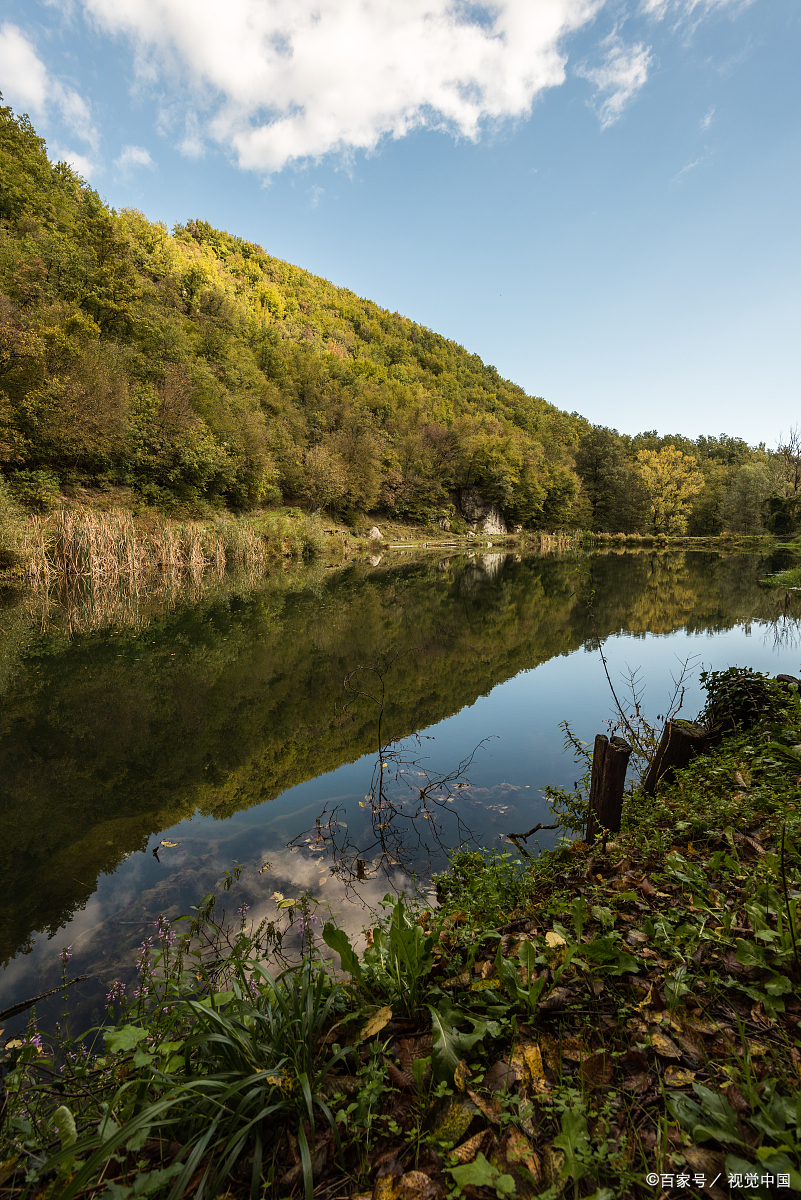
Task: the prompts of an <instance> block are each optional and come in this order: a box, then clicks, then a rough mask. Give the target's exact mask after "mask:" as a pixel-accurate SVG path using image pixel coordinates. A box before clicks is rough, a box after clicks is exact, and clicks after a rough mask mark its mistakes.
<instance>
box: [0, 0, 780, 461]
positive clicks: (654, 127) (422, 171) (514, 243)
mask: <svg viewBox="0 0 801 1200" xmlns="http://www.w3.org/2000/svg"><path fill="white" fill-rule="evenodd" d="M800 50H801V5H799V4H798V2H797V0H750V2H743V0H498V2H497V3H496V4H487V5H482V4H471V3H469V2H468V0H402V3H399V0H314V2H313V3H312V2H311V0H226V3H225V4H222V3H220V2H219V0H217V2H214V0H49V2H46V3H40V2H38V0H24V2H23V0H1V2H0V89H1V90H2V92H3V94H4V97H5V100H6V102H7V103H10V104H11V105H12V106H13V107H14V108H15V109H17V110H26V111H28V112H29V113H30V115H31V117H32V119H33V120H34V123H35V124H36V126H37V128H38V129H39V131H40V132H41V133H42V134H43V135H44V136H45V137H46V138H47V140H48V145H49V147H50V152H51V157H53V158H58V157H66V158H67V159H68V160H69V161H72V162H73V163H75V165H76V166H77V167H78V169H80V170H81V171H82V172H83V173H84V174H85V175H86V177H87V178H88V179H89V180H90V182H91V183H92V184H93V186H95V187H96V188H97V189H98V191H99V192H100V193H101V195H103V196H104V197H105V198H106V199H107V200H108V201H109V202H110V203H111V204H113V205H115V206H117V207H123V206H126V205H129V206H134V207H137V208H140V209H142V211H143V212H145V213H146V214H147V215H148V216H149V217H150V218H151V219H154V220H161V221H164V222H165V223H166V224H167V225H169V226H171V225H173V224H174V223H175V222H181V221H185V220H186V219H187V218H189V217H201V218H203V219H205V220H208V221H210V222H211V223H212V224H214V225H216V226H218V227H221V228H224V229H228V230H229V231H231V232H233V233H238V234H240V235H242V236H245V237H247V238H250V239H252V240H253V241H256V242H259V243H260V244H261V245H263V246H264V247H265V249H267V250H268V251H269V252H270V253H272V254H276V255H278V256H279V257H281V258H286V259H288V260H290V261H291V262H295V263H298V264H299V265H301V266H303V267H306V268H307V269H309V270H310V271H313V272H315V273H316V274H319V275H323V276H325V277H326V278H328V279H331V280H333V281H334V282H335V283H337V284H340V285H343V286H347V287H350V288H352V289H353V290H354V291H356V292H358V293H359V294H360V295H363V296H369V297H370V298H371V299H373V300H375V301H377V302H378V303H379V304H382V305H385V306H386V307H388V308H390V309H392V310H398V311H400V312H402V313H404V314H405V315H407V316H410V317H412V318H414V319H415V320H417V321H420V322H421V323H423V324H424V325H428V326H430V327H431V328H433V329H436V330H437V331H439V332H441V333H444V334H445V335H447V336H448V337H452V338H454V339H456V340H457V341H459V342H461V343H462V344H463V345H465V346H466V347H467V348H468V349H469V350H471V351H474V352H476V353H478V354H480V355H481V357H482V358H483V359H484V360H485V361H487V362H490V363H493V364H494V365H495V366H496V367H497V368H498V370H499V371H500V372H501V374H502V375H504V376H506V377H508V378H510V379H513V380H515V381H516V382H518V383H520V384H522V385H523V386H524V387H525V388H526V389H527V390H528V391H529V392H531V393H533V394H535V395H542V396H545V398H546V399H548V400H550V401H552V402H553V403H554V404H557V405H559V406H560V407H562V408H565V409H568V410H574V409H575V410H577V411H579V412H581V413H583V414H584V415H585V416H587V417H588V418H589V419H590V420H592V421H595V422H599V423H603V424H608V425H612V426H615V427H617V428H618V429H620V430H621V431H625V432H629V433H634V432H637V431H638V430H641V429H652V428H655V429H659V430H660V431H662V432H680V433H684V434H686V435H688V436H692V437H694V436H697V435H698V434H701V433H719V432H722V431H725V432H727V433H730V434H734V435H737V436H740V437H744V438H746V439H747V440H748V441H750V442H752V443H755V442H759V441H765V442H767V443H768V445H772V444H775V442H776V440H777V439H778V437H779V435H780V434H781V433H782V432H784V433H786V432H787V431H788V429H789V427H790V426H791V425H793V424H796V423H798V408H799V406H798V398H799V378H801V335H800V334H799V330H801V320H800V319H799V318H801V289H800V287H799V248H800V244H801V230H800V229H799V224H800V223H799V208H800V207H801V206H800V205H799V194H800V192H801V188H800V187H799V185H800V184H801V169H800V164H801V155H799V149H801V146H800V145H799V143H800V142H801V122H800V121H799V114H801V103H799V102H800V101H801V71H799V68H798V63H799V61H800V59H801V55H800V54H799V51H800Z"/></svg>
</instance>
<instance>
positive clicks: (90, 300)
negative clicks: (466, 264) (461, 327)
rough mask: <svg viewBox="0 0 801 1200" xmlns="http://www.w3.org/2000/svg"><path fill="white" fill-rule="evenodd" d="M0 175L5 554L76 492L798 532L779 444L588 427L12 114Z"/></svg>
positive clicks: (353, 519)
mask: <svg viewBox="0 0 801 1200" xmlns="http://www.w3.org/2000/svg"><path fill="white" fill-rule="evenodd" d="M0 182H1V183H2V188H1V189H0V470H2V476H3V478H4V479H5V481H6V483H7V487H5V486H4V488H3V492H2V493H1V494H0V509H3V512H4V513H5V515H3V514H2V513H0V538H1V539H2V542H3V544H2V546H1V547H0V550H2V553H3V554H4V555H6V556H7V557H8V556H9V555H10V556H11V557H12V558H13V556H14V554H15V553H16V550H15V539H17V540H18V537H17V534H16V533H15V532H14V521H13V520H12V519H11V518H12V517H13V516H14V513H16V516H17V517H19V516H20V514H23V515H24V514H26V513H30V512H32V511H33V512H40V513H43V512H47V511H48V510H50V509H53V508H57V507H58V506H59V505H61V504H63V503H64V502H67V503H71V502H75V499H76V497H81V496H82V495H83V494H84V492H85V491H86V490H87V489H88V490H89V491H91V492H93V493H95V494H96V495H99V496H101V497H102V496H103V495H104V494H109V493H114V492H115V490H118V489H122V491H124V493H125V494H126V495H127V496H128V498H129V503H130V506H131V507H132V508H133V509H134V510H136V511H145V512H148V511H151V510H153V511H155V512H157V513H158V514H161V515H162V516H163V515H167V516H170V515H172V516H174V517H177V518H178V519H179V520H181V521H187V520H193V521H197V520H200V519H205V518H208V519H211V520H214V519H215V518H216V517H217V516H219V515H220V514H222V513H233V514H241V513H248V512H253V511H256V512H259V511H263V510H265V509H272V508H274V507H276V506H278V507H281V506H282V505H284V504H288V505H290V506H294V507H298V506H301V507H303V508H304V509H308V510H309V511H312V512H314V511H321V510H322V511H326V512H329V513H336V514H338V516H339V517H340V518H341V519H342V520H344V521H345V522H346V523H347V524H348V525H353V524H354V523H358V521H359V520H360V518H361V517H362V515H363V514H373V515H376V516H379V517H381V518H383V519H386V520H388V521H402V522H412V523H422V524H424V525H426V524H428V525H433V526H436V525H437V523H438V522H441V521H442V522H450V523H451V526H452V528H453V530H454V532H457V533H458V532H467V527H468V524H470V523H472V524H475V512H476V505H477V504H478V505H479V507H481V506H482V505H483V506H490V505H492V506H495V507H496V510H497V511H499V512H500V514H501V516H502V519H503V521H505V522H506V523H507V524H508V525H509V526H510V527H516V526H520V527H522V528H524V529H531V530H546V531H551V532H552V531H555V530H558V529H573V530H576V529H589V530H593V531H601V532H603V531H606V532H624V533H634V532H640V533H643V534H652V535H662V534H665V535H673V534H683V533H689V534H691V535H694V536H715V535H717V534H719V533H720V532H721V531H723V530H724V529H730V530H731V531H733V532H735V533H744V534H755V533H760V532H762V531H763V530H764V529H767V530H768V531H769V532H773V533H776V534H786V533H788V532H790V531H791V530H792V529H794V528H795V527H796V526H797V524H798V520H799V511H798V495H799V490H798V489H799V483H801V466H800V465H799V464H801V457H800V456H799V444H798V441H799V439H798V437H797V435H796V434H794V433H793V434H791V435H790V437H789V438H788V439H787V441H786V444H784V445H783V446H782V447H781V448H780V451H779V452H777V453H769V452H768V451H766V450H765V448H764V447H758V448H756V449H755V448H752V447H749V446H747V445H746V444H745V443H744V442H743V441H741V440H740V439H737V438H732V437H728V436H725V435H721V436H720V437H710V438H706V437H702V438H698V439H696V440H695V441H692V440H688V439H686V438H682V437H679V436H666V437H662V436H657V435H656V434H655V433H642V434H638V435H637V436H635V437H628V436H625V435H620V434H618V433H617V432H616V431H614V430H610V429H607V428H603V427H600V426H591V425H590V424H589V422H587V421H586V420H585V419H584V418H583V417H581V416H580V415H579V414H578V413H570V414H568V413H565V412H562V411H560V410H559V409H557V408H555V407H554V406H553V405H551V404H549V403H547V402H546V401H545V400H543V399H541V398H538V397H533V396H529V395H527V394H526V393H525V392H524V391H523V389H522V388H520V387H518V386H517V385H516V384H514V383H512V382H510V381H509V380H505V379H503V378H502V377H501V375H500V374H499V372H498V371H497V370H496V369H495V368H494V367H492V366H488V365H486V364H485V363H483V362H482V361H481V359H479V358H478V356H477V355H474V354H470V353H469V352H468V351H466V350H465V349H464V348H463V347H461V346H459V345H457V344H456V343H455V342H453V341H450V340H448V339H446V338H444V337H441V336H440V335H438V334H436V333H434V332H432V331H431V330H429V329H426V328H425V327H423V326H421V325H419V324H418V323H416V322H414V321H412V320H410V319H408V318H406V317H403V316H401V315H400V314H399V313H390V312H388V311H386V310H384V309H381V308H379V307H378V306H377V305H375V304H373V303H372V302H371V301H369V300H365V299H363V298H361V297H359V296H356V295H355V294H354V293H353V292H351V291H348V290H347V289H345V288H339V287H335V286H334V285H333V284H331V283H329V282H328V281H327V280H324V279H321V278H319V277H317V276H314V275H312V274H310V273H309V272H308V271H305V270H302V269H301V268H299V267H296V266H293V265H291V264H289V263H286V262H282V261H281V260H279V259H276V258H275V257H273V256H272V255H270V254H269V253H268V252H267V251H265V250H264V249H262V247H261V246H258V245H256V244H255V243H252V242H248V241H245V240H244V239H242V238H239V237H235V236H232V235H230V234H228V233H224V232H222V231H220V230H216V229H213V228H212V227H211V226H210V225H208V224H207V223H206V222H204V221H202V220H188V221H187V222H186V224H185V225H179V226H176V227H175V229H174V230H173V231H172V233H170V232H168V230H167V229H166V228H165V227H164V226H163V225H160V224H158V223H153V222H150V221H148V220H147V218H146V217H145V216H144V215H143V214H142V213H140V212H137V211H136V210H133V209H123V210H121V211H120V212H117V211H115V210H113V209H110V208H109V207H108V206H107V205H106V204H104V203H103V201H102V200H101V198H100V197H99V196H98V194H97V193H96V192H95V191H94V190H93V189H92V188H90V187H89V186H88V185H87V184H86V183H85V182H84V181H83V180H81V179H80V178H79V177H78V176H77V175H76V174H75V173H74V172H73V171H72V170H71V169H70V168H69V167H67V166H66V165H65V164H63V163H60V164H58V165H56V166H53V165H52V164H51V163H50V162H49V161H48V159H47V156H46V150H45V145H44V142H43V141H42V140H41V139H40V138H39V137H38V136H37V134H36V132H35V130H34V129H33V127H32V126H31V124H30V122H29V121H28V119H27V117H17V116H15V115H14V113H13V112H12V111H11V110H10V109H9V108H2V109H0ZM9 498H10V500H9ZM10 501H13V502H14V503H15V504H16V506H17V507H16V509H14V510H13V512H12V509H11V508H10V507H9V503H10Z"/></svg>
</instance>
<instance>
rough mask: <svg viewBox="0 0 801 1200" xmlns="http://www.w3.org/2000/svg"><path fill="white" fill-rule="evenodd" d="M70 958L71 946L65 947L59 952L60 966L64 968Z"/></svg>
mask: <svg viewBox="0 0 801 1200" xmlns="http://www.w3.org/2000/svg"><path fill="white" fill-rule="evenodd" d="M71 958H72V946H65V947H64V949H63V950H62V951H61V965H62V967H66V965H67V963H68V962H69V961H70V959H71Z"/></svg>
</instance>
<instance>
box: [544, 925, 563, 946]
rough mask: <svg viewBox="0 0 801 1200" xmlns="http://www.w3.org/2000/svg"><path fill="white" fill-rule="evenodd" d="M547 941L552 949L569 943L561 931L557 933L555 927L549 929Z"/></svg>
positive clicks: (546, 936)
mask: <svg viewBox="0 0 801 1200" xmlns="http://www.w3.org/2000/svg"><path fill="white" fill-rule="evenodd" d="M545 941H546V942H547V943H548V945H549V946H550V947H551V949H555V948H556V947H557V946H566V945H567V942H566V941H565V939H564V938H563V937H562V935H561V933H556V932H555V931H554V930H553V929H549V930H548V932H547V933H546V935H545Z"/></svg>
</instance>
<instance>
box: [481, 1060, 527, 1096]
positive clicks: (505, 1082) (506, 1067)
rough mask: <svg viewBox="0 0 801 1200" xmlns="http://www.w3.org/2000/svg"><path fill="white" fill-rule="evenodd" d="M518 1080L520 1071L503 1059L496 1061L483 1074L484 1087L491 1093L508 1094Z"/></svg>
mask: <svg viewBox="0 0 801 1200" xmlns="http://www.w3.org/2000/svg"><path fill="white" fill-rule="evenodd" d="M520 1078H521V1072H520V1071H518V1070H516V1069H515V1067H513V1066H512V1065H511V1064H510V1063H508V1062H504V1061H503V1059H498V1061H497V1062H494V1063H493V1064H492V1066H491V1067H490V1069H489V1070H488V1071H487V1073H486V1074H485V1076H484V1087H485V1088H488V1089H489V1091H491V1092H509V1091H511V1090H512V1088H513V1087H514V1085H515V1084H516V1083H517V1081H518V1079H520Z"/></svg>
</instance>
